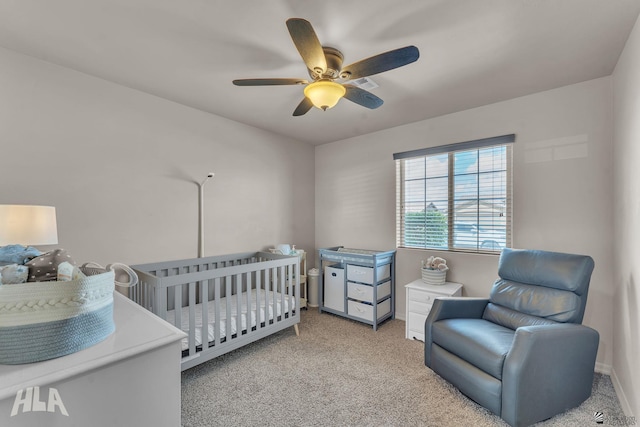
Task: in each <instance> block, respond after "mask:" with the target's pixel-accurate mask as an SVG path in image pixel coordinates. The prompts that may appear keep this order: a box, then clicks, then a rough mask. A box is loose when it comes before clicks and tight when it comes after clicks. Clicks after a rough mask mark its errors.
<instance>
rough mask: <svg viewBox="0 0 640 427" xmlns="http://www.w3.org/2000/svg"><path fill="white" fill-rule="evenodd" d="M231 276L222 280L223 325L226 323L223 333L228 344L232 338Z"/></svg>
mask: <svg viewBox="0 0 640 427" xmlns="http://www.w3.org/2000/svg"><path fill="white" fill-rule="evenodd" d="M231 278H232V276H225V278H224V284H225V287H224V291H225V293H224V296H225V299H224V300H225V302H226V311H227V314H226V315H225V316H224V317H225V323H226V331H225V338H226V340H227V342H229V341H230V340H231V337H232V336H233V330H232V329H231V295H232V293H233V292H232V288H231V285H232V283H231V280H232V279H231Z"/></svg>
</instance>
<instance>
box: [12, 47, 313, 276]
mask: <svg viewBox="0 0 640 427" xmlns="http://www.w3.org/2000/svg"><path fill="white" fill-rule="evenodd" d="M0 64H1V65H0V145H1V147H2V150H1V151H0V180H1V182H2V185H1V186H0V203H3V204H44V205H53V206H55V207H56V208H57V216H58V234H59V245H57V247H64V248H66V249H67V250H68V251H69V253H70V254H71V255H72V256H73V257H74V258H75V259H76V260H77V261H78V262H86V261H91V260H93V261H97V262H100V263H103V264H107V263H110V262H114V261H121V262H125V263H131V264H134V263H140V262H151V261H162V260H171V259H180V258H190V257H195V256H197V249H198V186H197V184H196V182H200V181H202V180H203V179H204V178H205V177H206V176H207V173H208V172H209V171H214V172H215V173H216V176H215V178H214V179H213V180H210V181H209V182H208V183H207V184H206V186H205V216H206V218H205V233H206V234H205V245H206V247H205V254H206V255H215V254H225V253H234V252H244V251H254V250H259V249H262V248H266V247H269V246H273V245H275V244H277V243H295V244H297V246H298V247H300V248H304V249H307V250H313V247H314V238H313V233H314V230H313V224H314V210H313V201H314V196H313V191H314V187H313V180H314V171H313V167H314V161H313V157H314V150H313V147H310V146H308V145H306V144H303V143H300V142H298V141H293V140H290V139H286V138H284V137H282V136H278V135H275V134H272V133H269V132H265V131H261V130H258V129H255V128H252V127H249V126H245V125H241V124H239V123H236V122H233V121H230V120H227V119H224V118H221V117H218V116H214V115H211V114H207V113H204V112H202V111H198V110H194V109H191V108H188V107H185V106H182V105H179V104H176V103H173V102H169V101H166V100H164V99H161V98H157V97H154V96H151V95H148V94H145V93H142V92H139V91H135V90H131V89H128V88H125V87H123V86H119V85H115V84H112V83H109V82H106V81H104V80H100V79H97V78H94V77H90V76H87V75H85V74H82V73H78V72H75V71H72V70H69V69H66V68H62V67H58V66H56V65H53V64H50V63H47V62H43V61H39V60H36V59H34V58H30V57H27V56H23V55H20V54H17V53H15V52H12V51H9V50H6V49H0ZM211 96H216V94H215V93H212V94H211ZM43 249H47V248H43Z"/></svg>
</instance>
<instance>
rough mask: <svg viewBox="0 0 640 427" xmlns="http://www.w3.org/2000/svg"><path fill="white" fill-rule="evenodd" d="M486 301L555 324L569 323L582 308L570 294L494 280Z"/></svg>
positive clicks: (579, 300) (574, 295) (575, 296)
mask: <svg viewBox="0 0 640 427" xmlns="http://www.w3.org/2000/svg"><path fill="white" fill-rule="evenodd" d="M489 301H490V302H492V303H494V304H497V305H500V306H502V307H506V308H509V309H511V310H514V311H518V312H521V313H524V314H527V315H531V316H536V317H540V318H543V319H548V320H553V321H556V322H570V321H573V319H575V317H576V316H577V315H578V314H579V313H580V310H581V307H582V301H581V299H580V297H579V296H578V295H576V294H574V293H573V292H569V291H560V290H558V289H552V288H545V287H544V286H535V285H527V284H525V283H518V282H512V281H510V280H504V279H498V280H497V281H496V282H495V283H494V285H493V288H492V289H491V294H490V295H489ZM503 326H507V325H503ZM507 327H508V326H507Z"/></svg>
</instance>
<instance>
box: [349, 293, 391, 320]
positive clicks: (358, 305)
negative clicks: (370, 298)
mask: <svg viewBox="0 0 640 427" xmlns="http://www.w3.org/2000/svg"><path fill="white" fill-rule="evenodd" d="M377 309H378V320H380V319H381V318H382V317H384V316H386V315H387V314H389V313H390V312H391V299H386V300H384V301H382V302H381V303H379V304H378V306H377ZM348 314H349V316H354V317H359V318H361V319H364V320H368V321H370V322H373V305H371V304H365V303H362V302H358V301H352V300H349V301H348Z"/></svg>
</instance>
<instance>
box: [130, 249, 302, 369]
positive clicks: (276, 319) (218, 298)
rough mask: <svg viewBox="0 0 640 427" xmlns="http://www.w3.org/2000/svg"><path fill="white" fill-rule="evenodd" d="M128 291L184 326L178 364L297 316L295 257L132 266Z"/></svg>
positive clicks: (246, 256)
mask: <svg viewBox="0 0 640 427" xmlns="http://www.w3.org/2000/svg"><path fill="white" fill-rule="evenodd" d="M132 268H133V269H134V270H135V271H136V273H137V274H138V278H139V284H138V286H136V287H134V288H130V289H129V293H128V295H127V296H128V297H129V298H131V299H132V300H134V301H136V302H137V303H138V304H140V305H142V306H143V307H145V308H147V309H148V310H150V311H151V312H152V313H154V314H156V315H157V316H159V317H161V318H162V319H164V320H166V321H167V322H169V323H171V324H172V325H174V326H176V327H177V328H180V329H182V330H183V331H184V332H185V333H187V337H186V338H184V339H183V341H182V370H183V371H184V370H185V369H189V368H191V367H193V366H196V365H199V364H200V363H203V362H206V361H207V360H210V359H213V358H214V357H217V356H220V355H222V354H225V353H227V352H229V351H231V350H234V349H236V348H239V347H242V346H244V345H246V344H249V343H251V342H254V341H256V340H258V339H260V338H264V337H266V336H268V335H271V334H273V333H275V332H278V331H280V330H282V329H284V328H287V327H291V326H293V327H294V328H295V330H296V334H298V323H299V322H300V311H299V307H300V275H301V274H302V273H301V272H300V271H299V270H300V263H299V258H298V257H296V256H284V255H277V254H272V253H267V252H250V253H241V254H232V255H223V256H214V257H207V258H194V259H185V260H177V261H168V262H159V263H150V264H140V265H135V266H132Z"/></svg>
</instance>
